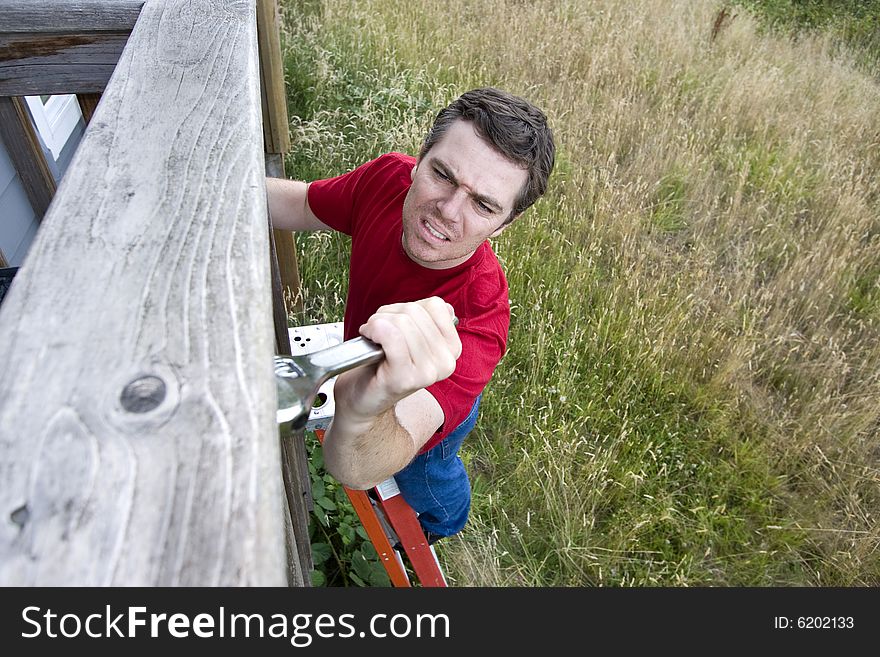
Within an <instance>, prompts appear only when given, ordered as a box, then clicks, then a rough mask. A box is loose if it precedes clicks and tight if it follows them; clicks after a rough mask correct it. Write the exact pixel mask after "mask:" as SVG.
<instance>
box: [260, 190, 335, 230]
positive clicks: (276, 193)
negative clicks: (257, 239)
mask: <svg viewBox="0 0 880 657" xmlns="http://www.w3.org/2000/svg"><path fill="white" fill-rule="evenodd" d="M308 189H309V185H308V183H304V182H300V181H298V180H284V179H281V178H266V192H267V196H268V200H269V216H270V217H271V219H272V228H275V229H278V230H295V231H310V230H330V226H328V225H327V224H325V223H324V222H322V221H321V220H320V219H318V218H317V217H316V216H315V214H314V213H313V212H312V209H311V208H310V207H309V199H308Z"/></svg>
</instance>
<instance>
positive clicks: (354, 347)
mask: <svg viewBox="0 0 880 657" xmlns="http://www.w3.org/2000/svg"><path fill="white" fill-rule="evenodd" d="M452 323H453V324H454V325H455V326H458V317H453V318H452ZM306 357H307V358H308V359H309V362H310V363H311V364H312V365H313V366H314V367H317V368H319V369H320V370H322V371H323V372H324V376H323V377H322V378H324V379H328V378H330V377H333V376H336V375H337V374H342V373H343V372H347V371H348V370H350V369H352V368H355V367H360V366H361V365H372V364H373V363H378V362H379V361H380V360H382V359H383V358H384V357H385V351H384V350H383V349H382V347H381V346H379V345H378V344H376V343H375V342H373V341H372V340H368V339H367V338H365V337H363V336H359V337H357V338H353V339H351V340H346V341H345V342H343V343H341V344H337V345H333V346H332V347H327V348H326V349H321V350H320V351H315V352H312V353H311V354H307V356H306Z"/></svg>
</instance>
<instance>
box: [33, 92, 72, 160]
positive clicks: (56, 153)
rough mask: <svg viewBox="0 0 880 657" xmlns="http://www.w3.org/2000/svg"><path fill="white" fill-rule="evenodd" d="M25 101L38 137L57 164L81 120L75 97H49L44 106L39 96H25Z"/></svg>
mask: <svg viewBox="0 0 880 657" xmlns="http://www.w3.org/2000/svg"><path fill="white" fill-rule="evenodd" d="M25 100H26V102H27V104H28V109H30V112H31V116H32V117H33V119H34V125H35V126H36V128H37V131H38V132H39V133H40V137H42V139H43V142H44V143H45V144H46V148H48V149H49V150H50V151H51V153H52V157H53V158H55V161H56V162H57V161H58V158H59V157H61V150H62V149H63V148H64V145H65V144H66V143H67V140H68V139H69V138H70V133H72V132H73V129H74V128H76V125H77V123H79V120H80V119H81V118H82V112H81V111H80V109H79V103H78V102H77V99H76V96H75V95H56V96H50V97H49V100H47V101H46V103H45V104H44V103H43V100H42V99H41V98H40V97H39V96H26V97H25Z"/></svg>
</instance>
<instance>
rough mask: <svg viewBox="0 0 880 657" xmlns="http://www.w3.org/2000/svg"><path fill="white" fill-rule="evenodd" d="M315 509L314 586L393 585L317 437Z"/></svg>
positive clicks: (312, 455)
mask: <svg viewBox="0 0 880 657" xmlns="http://www.w3.org/2000/svg"><path fill="white" fill-rule="evenodd" d="M306 446H307V450H308V452H309V475H310V478H311V481H312V498H313V499H314V501H315V506H314V509H313V511H312V517H311V522H310V524H309V536H310V539H311V544H312V560H313V561H314V564H315V569H314V570H313V571H312V584H313V585H314V586H390V584H391V583H390V581H389V580H388V574H387V573H386V572H385V569H384V568H383V567H382V564H381V562H380V561H379V555H378V554H377V553H376V549H375V548H374V547H373V544H372V543H371V542H370V537H369V536H368V535H367V532H366V531H365V530H364V528H363V525H361V522H360V519H359V518H358V516H357V513H356V512H355V510H354V507H352V505H351V502H350V501H349V499H348V495H347V494H346V492H345V488H343V486H342V484H340V483H339V482H338V481H336V479H334V478H333V477H332V476H331V475H330V474H328V473H327V472H326V470H325V469H324V455H323V452H322V450H321V445H320V443H319V442H318V439H317V438H316V437H315V435H314V434H309V435H308V438H307V441H306Z"/></svg>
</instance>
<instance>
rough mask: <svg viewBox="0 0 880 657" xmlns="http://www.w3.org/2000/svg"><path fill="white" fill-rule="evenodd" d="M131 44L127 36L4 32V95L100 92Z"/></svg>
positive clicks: (0, 60) (0, 61) (0, 62)
mask: <svg viewBox="0 0 880 657" xmlns="http://www.w3.org/2000/svg"><path fill="white" fill-rule="evenodd" d="M126 41H128V33H127V32H120V33H116V32H102V33H70V32H65V33H39V34H9V33H0V95H2V96H36V95H40V94H66V93H81V92H83V93H96V92H100V91H102V90H103V89H104V87H106V86H107V81H108V80H109V79H110V76H111V75H112V74H113V70H114V69H115V68H116V62H117V61H119V56H120V55H121V54H122V49H123V48H124V47H125V43H126Z"/></svg>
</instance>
